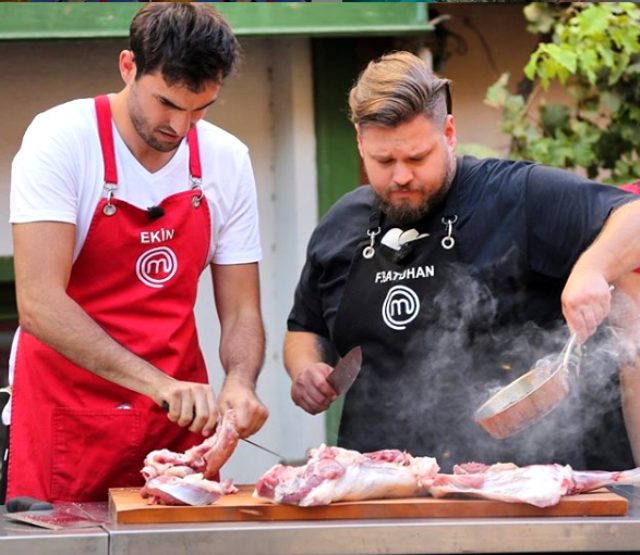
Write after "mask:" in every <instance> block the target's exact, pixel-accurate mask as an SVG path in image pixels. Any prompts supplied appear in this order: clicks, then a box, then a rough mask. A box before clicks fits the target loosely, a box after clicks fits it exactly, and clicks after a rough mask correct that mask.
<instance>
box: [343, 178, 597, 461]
mask: <svg viewBox="0 0 640 555" xmlns="http://www.w3.org/2000/svg"><path fill="white" fill-rule="evenodd" d="M454 189H455V187H454ZM454 189H452V191H451V192H450V193H449V195H448V199H447V202H446V203H445V205H444V206H443V207H442V208H441V209H440V210H439V211H438V212H437V213H434V214H430V215H429V216H428V217H427V218H425V220H424V221H422V222H419V223H418V224H417V225H416V226H415V227H416V231H415V232H411V233H413V236H414V237H415V236H418V235H421V234H423V236H421V237H420V238H418V239H416V240H414V241H410V242H408V243H406V244H405V245H404V246H403V247H401V248H400V249H399V250H397V249H395V248H391V247H388V246H386V245H385V244H383V238H385V237H387V236H388V235H387V234H388V233H389V231H388V229H386V228H385V225H384V216H383V215H381V214H380V213H379V211H378V210H377V209H374V211H373V213H372V215H371V218H370V222H369V229H368V230H367V233H366V235H365V233H363V241H362V243H361V244H360V245H359V246H358V248H357V249H356V253H355V256H354V259H353V262H352V264H351V269H350V273H349V278H348V280H347V284H346V286H345V290H344V293H343V296H342V300H341V302H340V305H339V307H338V312H337V315H336V320H335V324H334V328H333V333H332V336H333V341H334V344H335V345H336V347H337V350H338V352H339V353H340V354H341V355H343V354H345V353H346V352H347V351H348V350H349V349H350V348H351V347H353V346H355V345H361V346H362V348H363V367H362V370H361V372H360V374H359V376H358V378H357V380H356V381H355V383H354V385H353V386H352V387H351V389H350V390H349V391H348V392H347V395H346V397H345V400H344V406H343V412H342V418H341V422H340V430H339V435H338V444H339V445H340V446H342V447H345V448H348V449H355V450H358V451H361V452H368V451H375V450H378V449H386V448H396V449H401V450H406V451H408V452H410V453H411V454H413V455H414V456H425V455H428V456H433V457H436V458H437V460H438V463H439V464H440V466H441V468H442V469H443V471H445V472H446V471H450V470H451V467H452V466H453V465H454V464H457V463H464V462H469V461H478V462H485V463H494V462H507V461H511V462H515V463H517V464H532V463H551V462H559V463H566V464H573V465H574V467H575V468H581V465H583V462H584V461H583V457H582V447H581V446H582V436H581V431H577V430H575V429H570V430H569V429H568V430H563V429H562V426H561V424H562V422H563V421H565V422H566V421H572V422H575V421H576V420H577V419H576V418H575V414H576V413H575V411H576V410H577V409H576V404H575V402H574V401H575V400H572V401H567V402H565V403H563V405H562V407H561V408H559V409H556V411H554V413H552V414H553V417H547V418H545V419H544V421H543V422H542V423H540V424H539V425H535V426H533V427H531V428H529V430H527V431H526V432H523V433H521V434H518V436H515V437H514V438H509V439H507V440H495V439H493V438H491V437H490V436H489V435H488V434H487V433H486V432H485V431H484V430H483V429H482V428H481V427H480V426H479V425H478V424H477V423H476V422H475V421H474V420H473V413H474V411H475V410H476V409H477V408H478V407H479V406H480V404H481V403H482V402H483V401H484V400H486V398H488V396H489V394H488V391H487V390H488V387H494V388H496V389H497V388H498V387H502V386H504V385H505V384H507V383H509V382H510V381H512V380H513V379H515V378H516V377H517V374H518V373H522V372H524V371H525V370H526V369H528V365H529V364H531V359H529V360H527V361H525V362H524V363H521V364H520V366H521V367H520V368H519V369H518V371H517V372H515V371H514V372H506V371H505V368H507V367H509V368H510V367H511V366H513V365H514V363H513V362H512V361H510V360H504V357H505V353H508V352H509V344H510V342H512V341H516V342H517V340H518V325H520V323H519V322H517V318H516V322H515V325H513V326H511V328H512V332H511V333H507V334H505V333H502V332H504V330H505V329H508V328H509V322H508V318H505V316H504V313H505V310H506V312H510V313H513V314H515V313H516V312H517V311H516V312H514V310H513V307H512V306H510V302H509V301H508V300H507V302H505V303H502V305H501V303H499V302H498V301H497V300H496V299H497V295H496V293H499V292H500V287H503V288H504V287H512V285H511V282H512V281H513V280H511V279H510V276H509V275H508V274H509V272H508V271H505V270H504V269H501V270H500V271H499V272H497V273H498V274H505V275H504V279H499V280H498V281H499V282H501V285H500V284H498V285H496V284H495V283H493V284H492V283H489V281H490V280H483V279H482V276H481V275H480V273H479V272H476V271H474V269H473V268H470V267H469V265H467V264H463V263H462V261H461V254H460V235H461V234H460V233H459V224H460V223H461V221H462V220H461V219H460V218H459V217H458V216H459V214H458V210H457V208H456V206H455V204H456V201H455V198H456V196H455V191H454ZM388 225H390V224H388ZM457 226H458V227H457ZM405 231H406V230H405ZM392 233H394V232H392ZM395 235H398V231H396V232H395ZM386 242H387V243H389V242H390V241H386ZM391 242H392V241H391ZM395 246H397V244H396V245H395ZM503 258H504V257H503ZM501 264H503V265H504V262H501ZM506 266H508V264H506ZM495 273H496V272H493V274H495ZM503 293H504V291H503ZM502 296H503V297H505V298H509V295H502ZM515 297H517V295H515ZM510 298H514V295H511V297H510ZM496 329H499V330H500V331H501V333H500V334H495V331H496ZM505 337H506V338H507V339H506V340H505ZM533 360H536V359H533ZM574 389H575V388H574ZM566 411H569V412H566ZM552 432H553V433H552ZM550 434H551V435H550ZM553 434H555V437H554V436H553Z"/></svg>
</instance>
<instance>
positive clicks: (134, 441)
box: [51, 407, 144, 501]
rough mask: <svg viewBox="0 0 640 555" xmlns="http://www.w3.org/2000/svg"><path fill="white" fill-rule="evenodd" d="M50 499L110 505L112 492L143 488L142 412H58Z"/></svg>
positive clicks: (112, 410)
mask: <svg viewBox="0 0 640 555" xmlns="http://www.w3.org/2000/svg"><path fill="white" fill-rule="evenodd" d="M52 425H53V446H52V462H51V464H52V469H51V470H52V476H51V496H52V498H53V500H54V501H65V500H73V501H78V500H84V501H105V500H106V499H107V492H108V489H109V488H112V487H127V486H129V487H133V486H141V485H142V484H143V482H144V480H143V478H142V476H141V475H140V469H141V468H142V466H143V459H144V453H142V452H141V449H140V446H141V443H142V437H143V430H142V411H140V410H134V409H125V410H119V409H110V410H92V409H71V408H63V407H56V408H54V411H53V422H52Z"/></svg>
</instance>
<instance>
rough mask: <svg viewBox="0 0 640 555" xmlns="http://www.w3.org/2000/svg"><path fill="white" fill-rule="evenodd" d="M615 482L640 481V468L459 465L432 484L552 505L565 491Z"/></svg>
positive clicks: (436, 489) (447, 490)
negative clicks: (584, 468)
mask: <svg viewBox="0 0 640 555" xmlns="http://www.w3.org/2000/svg"><path fill="white" fill-rule="evenodd" d="M612 484H633V485H639V484H640V468H635V469H631V470H625V471H619V472H606V471H599V470H597V471H588V470H573V469H572V468H571V467H570V466H568V465H565V466H562V465H559V464H538V465H530V466H523V467H518V466H516V465H515V464H512V463H498V464H494V465H491V466H488V465H484V464H481V463H466V464H462V465H456V466H455V467H454V469H453V474H438V475H437V476H436V477H435V478H434V480H433V483H432V484H431V486H430V488H429V493H430V494H431V495H432V496H434V497H447V496H463V497H479V498H483V499H492V500H497V501H504V502H506V503H528V504H530V505H535V506H536V507H550V506H553V505H556V504H557V503H559V501H560V498H561V497H562V496H564V495H573V494H577V493H584V492H587V491H593V490H595V489H598V488H601V487H604V486H607V485H612Z"/></svg>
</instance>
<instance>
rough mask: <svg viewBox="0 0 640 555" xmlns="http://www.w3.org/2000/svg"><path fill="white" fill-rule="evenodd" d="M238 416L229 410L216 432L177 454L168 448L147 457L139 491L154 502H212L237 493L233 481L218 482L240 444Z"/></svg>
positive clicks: (168, 503)
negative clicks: (143, 482) (217, 479)
mask: <svg viewBox="0 0 640 555" xmlns="http://www.w3.org/2000/svg"><path fill="white" fill-rule="evenodd" d="M238 440H239V436H238V432H237V430H236V418H235V413H234V412H233V410H227V411H225V412H224V414H223V415H222V418H221V419H220V421H219V422H218V425H217V427H216V431H215V433H214V434H213V435H212V436H211V437H209V438H207V439H205V440H204V441H203V442H202V443H200V444H199V445H196V446H194V447H191V448H190V449H187V450H186V451H185V452H184V453H176V452H174V451H170V450H169V449H158V450H155V451H151V452H150V453H149V454H148V455H147V456H146V457H145V459H144V466H143V468H142V470H141V473H142V475H143V477H144V479H145V485H144V486H143V488H142V489H141V490H140V494H141V495H142V496H143V497H145V498H147V499H148V500H149V503H151V504H167V505H184V504H194V503H186V502H185V500H191V499H195V500H198V502H197V503H196V504H210V503H213V502H215V501H216V500H217V499H218V498H219V497H220V496H221V495H224V494H226V493H234V492H235V491H237V489H236V488H235V487H234V486H233V484H232V482H231V481H230V480H229V481H226V482H222V483H219V482H217V481H216V478H217V477H218V472H219V470H220V468H222V466H223V465H224V463H225V462H227V460H228V459H229V457H230V456H231V455H232V454H233V451H234V450H235V448H236V445H237V444H238Z"/></svg>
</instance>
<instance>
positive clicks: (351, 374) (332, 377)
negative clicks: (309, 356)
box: [327, 346, 362, 395]
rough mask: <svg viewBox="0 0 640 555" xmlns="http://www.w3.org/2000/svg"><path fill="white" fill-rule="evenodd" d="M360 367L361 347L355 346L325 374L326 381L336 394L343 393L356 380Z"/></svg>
mask: <svg viewBox="0 0 640 555" xmlns="http://www.w3.org/2000/svg"><path fill="white" fill-rule="evenodd" d="M360 368H362V348H361V347H360V346H357V347H353V349H351V350H350V351H349V352H348V353H347V354H346V355H344V356H343V357H342V358H341V359H340V360H339V361H338V364H336V366H335V368H334V369H333V371H332V372H331V373H330V374H329V375H328V376H327V381H328V382H329V383H330V384H331V387H333V389H335V390H336V391H337V392H338V395H343V394H344V393H346V391H347V390H348V389H349V388H350V387H351V385H352V384H353V382H355V381H356V378H357V377H358V372H360Z"/></svg>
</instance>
